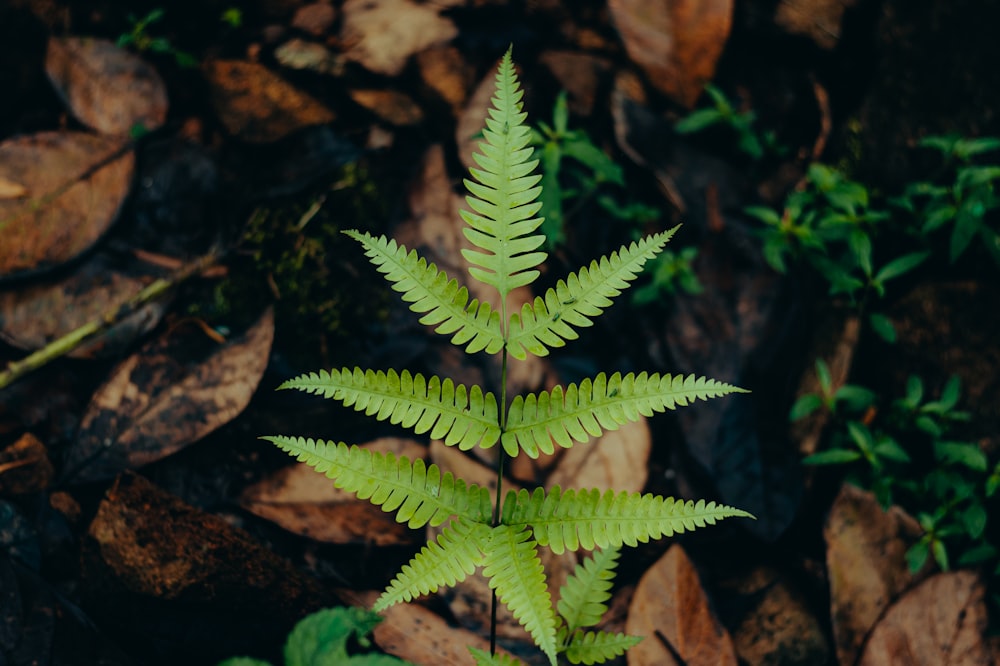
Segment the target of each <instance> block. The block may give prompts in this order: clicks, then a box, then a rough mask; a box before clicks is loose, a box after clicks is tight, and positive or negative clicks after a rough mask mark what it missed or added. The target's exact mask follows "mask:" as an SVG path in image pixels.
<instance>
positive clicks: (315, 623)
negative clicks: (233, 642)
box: [218, 607, 409, 666]
mask: <svg viewBox="0 0 1000 666" xmlns="http://www.w3.org/2000/svg"><path fill="white" fill-rule="evenodd" d="M381 621H382V618H381V617H380V616H379V615H378V614H376V613H372V612H371V611H366V610H363V609H361V608H340V607H338V608H328V609H326V610H321V611H318V612H316V613H313V614H312V615H309V616H307V617H306V618H304V619H302V620H301V621H299V623H298V624H296V625H295V628H294V629H292V632H291V633H290V634H288V640H287V641H286V642H285V650H284V657H285V662H284V664H285V666H342V665H343V666H406V664H409V662H407V661H403V660H402V659H397V658H396V657H392V656H389V655H386V654H380V653H377V652H361V653H357V654H350V653H349V651H348V642H349V641H352V640H353V641H354V642H355V643H357V645H358V646H360V647H361V648H363V649H368V648H370V647H371V641H370V640H369V638H368V635H369V634H370V633H371V632H372V630H373V629H374V628H375V627H376V625H378V623H379V622H381ZM218 666H272V664H271V663H270V662H267V661H263V660H261V659H254V658H252V657H233V658H232V659H226V660H225V661H223V662H221V663H219V665H218Z"/></svg>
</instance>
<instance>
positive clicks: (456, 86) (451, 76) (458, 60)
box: [417, 45, 475, 115]
mask: <svg viewBox="0 0 1000 666" xmlns="http://www.w3.org/2000/svg"><path fill="white" fill-rule="evenodd" d="M417 66H418V67H419V69H420V78H421V80H422V81H423V82H424V85H426V86H427V87H429V88H431V89H432V90H434V91H435V92H436V93H437V94H438V95H440V96H441V99H443V100H444V101H446V102H447V103H448V104H449V105H450V106H451V109H452V113H453V114H454V115H458V114H459V113H460V112H461V111H462V105H464V104H465V98H466V96H467V95H468V94H469V89H470V88H472V85H473V83H475V72H474V70H473V68H472V66H471V65H469V63H468V62H466V61H465V58H464V57H463V56H462V53H461V51H459V50H458V49H457V48H455V47H454V46H448V45H441V46H432V47H431V48H429V49H425V50H423V51H421V52H420V53H418V54H417Z"/></svg>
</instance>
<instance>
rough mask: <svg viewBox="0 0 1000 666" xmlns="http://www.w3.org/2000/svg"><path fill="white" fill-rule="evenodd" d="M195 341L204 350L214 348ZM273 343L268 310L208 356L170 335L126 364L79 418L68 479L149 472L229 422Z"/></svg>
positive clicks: (185, 339)
mask: <svg viewBox="0 0 1000 666" xmlns="http://www.w3.org/2000/svg"><path fill="white" fill-rule="evenodd" d="M195 335H197V336H199V337H198V338H197V340H198V341H199V342H200V343H201V347H202V348H203V347H204V346H205V345H213V346H214V345H216V343H214V342H211V341H208V339H207V338H206V337H205V336H204V334H202V333H200V332H198V333H196V334H195ZM273 338H274V314H273V312H272V310H271V309H270V308H268V310H267V311H266V312H265V313H264V315H263V316H261V318H260V319H259V320H258V321H257V322H256V323H255V324H254V325H253V326H251V327H250V329H249V330H247V331H246V332H245V333H244V334H243V335H240V336H238V337H235V338H233V339H231V340H230V341H229V342H228V343H227V344H225V345H223V346H221V347H220V346H215V347H213V348H210V351H209V352H208V353H207V354H206V353H195V352H193V348H195V345H193V344H191V342H192V340H191V338H190V337H187V336H176V337H175V336H171V335H169V334H168V335H167V336H166V337H164V338H161V339H159V340H156V341H154V342H152V343H150V344H148V345H146V346H145V347H144V348H143V349H141V350H140V351H138V352H137V353H135V354H133V355H132V356H130V357H129V358H127V359H126V360H125V361H123V362H122V363H120V364H119V365H118V366H117V367H116V368H115V369H114V370H113V371H112V373H111V377H110V378H109V379H108V380H107V381H106V382H105V383H104V384H103V385H102V386H101V387H100V388H98V389H97V391H96V392H95V393H94V396H93V398H92V399H91V402H90V405H89V406H88V407H87V411H86V413H85V414H84V416H83V420H82V422H81V424H80V434H79V436H78V438H77V442H76V446H74V447H73V449H72V450H71V451H70V454H69V457H68V460H67V461H66V469H67V470H69V472H70V474H71V476H72V478H73V480H74V481H77V482H87V481H96V480H101V479H106V478H109V477H111V476H114V475H115V474H117V473H118V472H121V471H122V470H126V469H135V468H137V467H141V466H143V465H147V464H149V463H151V462H154V461H157V460H160V459H162V458H165V457H166V456H168V455H171V454H172V453H175V452H177V451H179V450H180V449H182V448H184V447H185V446H188V445H189V444H192V443H194V442H196V441H198V440H199V439H201V438H202V437H204V436H206V435H208V434H209V433H210V432H212V431H213V430H215V429H216V428H218V427H220V426H222V425H225V424H226V423H228V422H229V421H231V420H232V419H233V418H235V417H236V416H237V415H238V414H239V413H240V412H241V411H243V408H244V407H246V406H247V404H248V403H249V402H250V398H251V397H252V396H253V393H254V391H255V390H256V388H257V384H258V383H259V382H260V379H261V377H262V376H263V374H264V369H265V368H266V367H267V361H268V356H269V354H270V350H271V342H272V340H273ZM200 351H202V352H203V351H204V349H201V350H200ZM191 356H195V357H196V358H190V359H189V357H191Z"/></svg>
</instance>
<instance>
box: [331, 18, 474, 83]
mask: <svg viewBox="0 0 1000 666" xmlns="http://www.w3.org/2000/svg"><path fill="white" fill-rule="evenodd" d="M341 11H342V13H343V21H344V22H343V28H342V29H341V33H340V36H341V40H342V41H343V42H344V43H345V44H347V45H348V49H347V54H346V55H347V57H348V58H350V59H351V60H354V61H355V62H359V63H361V65H362V66H364V67H365V68H366V69H368V70H370V71H372V72H375V73H377V74H385V75H387V76H396V75H398V74H399V73H401V72H402V71H403V68H404V67H405V66H406V61H407V60H408V59H409V58H410V56H412V55H414V54H415V53H419V52H420V51H423V50H424V49H426V48H428V47H431V46H434V45H436V44H442V43H444V42H447V41H449V40H451V39H452V38H453V37H454V36H455V35H457V34H458V29H457V28H456V27H455V24H454V23H452V22H451V20H450V19H447V18H444V17H442V16H440V14H439V13H438V12H439V11H440V10H439V9H438V8H436V7H435V5H434V4H433V3H430V4H417V3H415V2H411V0H381V1H380V2H370V1H369V0H347V2H345V3H344V6H343V9H342V10H341Z"/></svg>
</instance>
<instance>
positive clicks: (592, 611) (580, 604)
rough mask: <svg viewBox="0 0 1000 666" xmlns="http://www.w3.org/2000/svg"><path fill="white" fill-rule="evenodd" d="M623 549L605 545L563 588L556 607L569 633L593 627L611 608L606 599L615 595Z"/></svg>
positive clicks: (582, 565) (578, 566) (574, 573)
mask: <svg viewBox="0 0 1000 666" xmlns="http://www.w3.org/2000/svg"><path fill="white" fill-rule="evenodd" d="M620 554H621V553H620V551H619V550H618V549H617V548H604V549H601V550H598V551H595V552H594V555H593V556H592V557H588V558H587V559H585V560H584V561H583V562H581V563H580V564H578V565H576V568H575V569H574V570H573V574H572V575H571V576H570V577H569V578H567V579H566V582H565V583H564V584H563V586H562V587H560V588H559V603H557V604H556V609H557V610H558V611H559V615H561V616H562V618H563V621H564V622H565V623H566V627H567V629H568V631H569V632H575V631H576V630H577V629H580V628H582V627H592V626H594V625H595V624H597V623H598V622H600V621H601V616H602V615H604V613H605V612H606V611H607V610H608V607H607V606H606V605H605V602H606V601H607V600H608V599H610V598H611V581H612V580H613V579H614V577H615V567H616V566H617V565H618V557H619V555H620Z"/></svg>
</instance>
